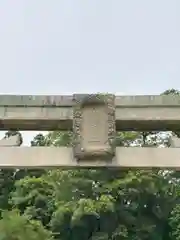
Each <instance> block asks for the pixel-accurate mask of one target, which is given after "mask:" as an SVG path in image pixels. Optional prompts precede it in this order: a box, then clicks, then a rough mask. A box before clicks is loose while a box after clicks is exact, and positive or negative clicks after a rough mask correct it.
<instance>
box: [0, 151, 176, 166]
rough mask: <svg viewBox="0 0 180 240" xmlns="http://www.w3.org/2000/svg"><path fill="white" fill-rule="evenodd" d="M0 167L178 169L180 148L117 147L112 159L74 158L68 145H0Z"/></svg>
mask: <svg viewBox="0 0 180 240" xmlns="http://www.w3.org/2000/svg"><path fill="white" fill-rule="evenodd" d="M0 156H1V158H0V168H62V167H63V168H64V167H65V168H66V167H67V168H71V167H73V168H74V167H91V168H93V167H96V168H99V167H109V168H110V167H111V168H120V169H122V168H131V169H133V168H138V169H139V168H142V169H150V168H161V169H176V170H179V169H180V160H179V156H180V149H179V148H138V147H129V148H125V147H122V148H121V147H118V148H116V157H114V159H113V160H112V162H107V161H106V160H104V161H102V159H101V160H100V161H96V160H93V161H90V160H89V161H80V162H79V161H76V159H75V158H74V157H73V149H72V148H67V147H60V148H57V147H0Z"/></svg>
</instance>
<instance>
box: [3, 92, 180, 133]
mask: <svg viewBox="0 0 180 240" xmlns="http://www.w3.org/2000/svg"><path fill="white" fill-rule="evenodd" d="M115 105H116V113H115V115H116V129H117V130H180V97H178V96H116V98H115ZM73 107H74V101H73V96H26V95H25V96H20V95H19V96H13V95H0V129H1V130H5V129H12V130H13V129H21V130H42V131H43V130H44V131H45V130H71V129H72V120H73Z"/></svg>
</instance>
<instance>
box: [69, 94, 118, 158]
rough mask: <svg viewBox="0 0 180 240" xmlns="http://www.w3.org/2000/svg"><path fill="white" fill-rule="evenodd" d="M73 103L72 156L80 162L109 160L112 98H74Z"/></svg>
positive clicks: (113, 111)
mask: <svg viewBox="0 0 180 240" xmlns="http://www.w3.org/2000/svg"><path fill="white" fill-rule="evenodd" d="M74 101H75V102H76V104H75V106H74V112H73V132H74V141H73V147H74V156H75V157H76V158H77V159H78V160H84V161H86V160H87V159H89V160H94V158H99V159H102V158H105V159H107V160H110V159H112V157H113V156H114V150H115V145H114V143H115V142H114V139H115V133H116V129H115V106H114V96H113V95H100V94H94V95H75V96H74ZM92 133H93V134H92Z"/></svg>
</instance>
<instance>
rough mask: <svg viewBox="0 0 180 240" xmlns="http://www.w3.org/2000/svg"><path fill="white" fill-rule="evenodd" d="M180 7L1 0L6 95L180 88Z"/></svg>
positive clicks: (164, 2)
mask: <svg viewBox="0 0 180 240" xmlns="http://www.w3.org/2000/svg"><path fill="white" fill-rule="evenodd" d="M179 12H180V1H179V0H146V1H145V0H16V1H14V0H1V1H0V66H1V67H0V83H1V89H0V94H50V95H53V94H60V95H61V94H73V93H77V92H78V93H94V92H111V93H115V94H118V95H121V94H122V95H136V94H159V93H161V92H163V91H164V90H166V89H169V88H176V89H180V14H179ZM36 133H37V132H34V133H32V132H29V133H23V137H24V142H25V144H28V143H29V141H30V139H32V137H33V136H34V135H36ZM1 135H2V136H3V133H2V132H1V134H0V136H1Z"/></svg>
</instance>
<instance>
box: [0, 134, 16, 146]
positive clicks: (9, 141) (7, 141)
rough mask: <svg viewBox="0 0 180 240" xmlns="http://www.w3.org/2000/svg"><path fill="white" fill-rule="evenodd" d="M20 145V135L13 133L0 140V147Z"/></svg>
mask: <svg viewBox="0 0 180 240" xmlns="http://www.w3.org/2000/svg"><path fill="white" fill-rule="evenodd" d="M20 145H21V137H20V136H19V135H14V136H11V137H9V138H3V139H1V140H0V147H16V146H20Z"/></svg>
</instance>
